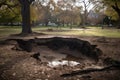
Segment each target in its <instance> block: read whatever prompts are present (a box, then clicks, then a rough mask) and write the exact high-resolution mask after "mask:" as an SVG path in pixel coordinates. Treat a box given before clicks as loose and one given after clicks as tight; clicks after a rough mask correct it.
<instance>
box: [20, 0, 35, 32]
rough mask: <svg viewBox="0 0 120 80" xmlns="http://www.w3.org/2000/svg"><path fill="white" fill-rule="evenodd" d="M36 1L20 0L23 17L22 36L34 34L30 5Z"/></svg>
mask: <svg viewBox="0 0 120 80" xmlns="http://www.w3.org/2000/svg"><path fill="white" fill-rule="evenodd" d="M33 1H34V0H19V2H20V4H21V15H22V32H21V33H22V34H29V33H32V29H31V23H30V22H31V21H30V5H31V3H32V2H33Z"/></svg>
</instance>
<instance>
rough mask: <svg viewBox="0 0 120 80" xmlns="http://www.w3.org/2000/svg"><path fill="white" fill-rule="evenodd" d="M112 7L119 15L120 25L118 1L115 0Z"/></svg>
mask: <svg viewBox="0 0 120 80" xmlns="http://www.w3.org/2000/svg"><path fill="white" fill-rule="evenodd" d="M112 8H113V9H114V10H115V11H116V12H117V14H118V16H119V25H120V8H119V7H118V4H117V2H115V5H112Z"/></svg>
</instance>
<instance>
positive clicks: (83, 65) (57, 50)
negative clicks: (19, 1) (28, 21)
mask: <svg viewBox="0 0 120 80" xmlns="http://www.w3.org/2000/svg"><path fill="white" fill-rule="evenodd" d="M100 40H101V39H100ZM96 41H97V39H96ZM1 43H2V44H1V45H0V46H1V52H0V57H1V58H0V59H1V60H2V61H1V65H0V75H1V76H0V80H101V79H102V80H110V79H111V80H115V79H116V80H120V77H119V74H118V73H119V65H118V64H119V61H117V60H114V59H112V58H105V57H103V54H104V52H102V50H100V48H98V47H97V45H95V44H94V45H92V44H90V43H89V42H88V41H85V40H81V39H78V38H63V37H52V38H34V39H27V40H24V39H9V40H6V41H4V42H1ZM106 57H107V56H106ZM108 62H109V64H106V63H108ZM116 65H117V66H116ZM84 70H85V73H84ZM81 71H82V73H81ZM86 72H87V73H86ZM108 72H109V73H108ZM116 74H117V75H116ZM66 75H67V76H66ZM111 75H112V76H111ZM103 76H104V77H103Z"/></svg>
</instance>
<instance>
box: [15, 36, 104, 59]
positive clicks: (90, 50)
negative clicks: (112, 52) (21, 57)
mask: <svg viewBox="0 0 120 80" xmlns="http://www.w3.org/2000/svg"><path fill="white" fill-rule="evenodd" d="M14 40H15V41H17V45H16V46H15V47H14V49H16V50H25V51H28V52H31V51H33V48H34V47H37V46H47V47H48V48H49V49H51V50H53V51H60V50H63V49H67V52H64V53H66V54H67V53H68V54H69V53H72V52H74V53H73V54H71V55H73V56H75V54H80V55H79V56H78V55H77V56H78V57H80V56H81V55H83V56H86V57H88V58H91V59H95V60H96V61H97V60H98V59H99V56H100V55H101V53H102V51H101V50H100V49H98V48H96V45H91V44H90V43H89V42H88V41H84V40H80V39H77V38H62V37H53V38H35V39H29V40H23V39H14ZM68 51H69V52H68ZM75 51H76V52H78V53H75Z"/></svg>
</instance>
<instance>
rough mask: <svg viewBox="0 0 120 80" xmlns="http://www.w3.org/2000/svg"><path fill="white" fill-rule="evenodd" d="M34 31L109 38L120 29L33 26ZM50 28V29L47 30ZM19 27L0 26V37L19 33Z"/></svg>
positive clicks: (119, 34) (117, 33) (117, 34)
mask: <svg viewBox="0 0 120 80" xmlns="http://www.w3.org/2000/svg"><path fill="white" fill-rule="evenodd" d="M32 29H33V31H34V32H38V33H45V34H51V35H75V36H104V37H111V38H120V29H113V28H112V29H111V28H107V29H101V28H100V27H87V29H81V28H72V29H70V28H67V27H61V28H56V27H33V28H32ZM49 29H50V30H49ZM20 32H21V27H18V26H13V27H10V26H0V37H4V36H8V35H10V34H19V33H20Z"/></svg>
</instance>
